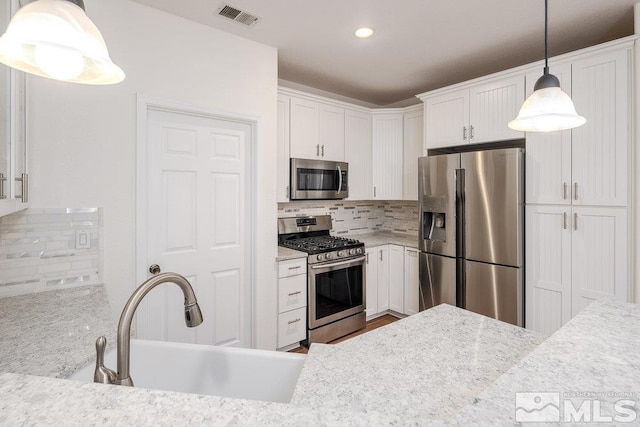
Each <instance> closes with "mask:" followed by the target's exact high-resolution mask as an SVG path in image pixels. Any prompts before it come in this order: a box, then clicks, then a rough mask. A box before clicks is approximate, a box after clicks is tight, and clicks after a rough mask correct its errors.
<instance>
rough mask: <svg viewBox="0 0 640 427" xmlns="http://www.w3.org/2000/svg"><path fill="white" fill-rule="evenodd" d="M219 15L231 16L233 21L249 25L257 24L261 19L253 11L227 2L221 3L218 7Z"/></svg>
mask: <svg viewBox="0 0 640 427" xmlns="http://www.w3.org/2000/svg"><path fill="white" fill-rule="evenodd" d="M218 15H220V16H224V17H225V18H229V19H231V20H232V21H236V22H239V23H240V24H244V25H246V26H247V27H251V26H253V25H255V24H256V23H257V22H258V20H259V19H260V18H258V17H257V16H256V15H254V14H252V13H249V12H245V11H243V10H240V9H236V8H235V7H233V6H230V5H228V4H226V3H222V4H221V5H220V7H219V8H218Z"/></svg>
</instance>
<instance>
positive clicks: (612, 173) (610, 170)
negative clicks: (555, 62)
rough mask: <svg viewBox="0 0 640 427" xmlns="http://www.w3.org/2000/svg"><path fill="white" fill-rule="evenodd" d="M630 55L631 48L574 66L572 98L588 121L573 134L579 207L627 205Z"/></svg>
mask: <svg viewBox="0 0 640 427" xmlns="http://www.w3.org/2000/svg"><path fill="white" fill-rule="evenodd" d="M629 54H630V51H629V50H626V49H625V50H621V51H617V52H608V53H605V54H600V55H596V56H591V57H588V58H585V59H582V60H579V61H575V62H573V65H572V66H573V90H572V97H573V101H574V103H575V106H576V110H577V111H578V113H579V114H580V115H582V116H584V117H585V118H586V119H587V123H586V124H585V125H583V126H581V127H579V128H576V129H573V131H572V132H573V143H572V155H573V165H572V175H573V186H574V188H573V190H574V191H573V204H574V205H599V206H602V205H606V206H627V181H628V173H627V170H628V167H627V164H628V162H629V136H630V135H629V114H630V110H629V109H630V107H629V105H630V99H631V85H630V83H629V78H630V72H629V66H630V64H629V59H628V55H629ZM576 189H577V191H576Z"/></svg>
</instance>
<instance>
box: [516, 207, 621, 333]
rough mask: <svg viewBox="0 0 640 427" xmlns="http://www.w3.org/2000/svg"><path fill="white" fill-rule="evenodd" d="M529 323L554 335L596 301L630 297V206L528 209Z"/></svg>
mask: <svg viewBox="0 0 640 427" xmlns="http://www.w3.org/2000/svg"><path fill="white" fill-rule="evenodd" d="M526 224H527V227H526V265H527V267H526V296H525V301H526V312H525V313H526V314H525V316H526V322H525V323H526V327H527V328H528V329H533V330H535V331H538V332H540V333H542V334H545V335H551V334H552V333H554V332H555V331H556V330H558V329H559V328H560V327H562V326H563V325H564V324H565V323H566V322H568V321H569V320H570V319H571V318H572V317H573V316H575V315H576V314H578V313H579V312H580V311H581V310H582V309H583V308H585V307H586V306H587V305H588V304H589V303H590V302H592V301H594V300H598V299H615V300H618V301H628V267H629V264H628V262H629V261H628V253H629V250H628V244H629V242H628V234H627V209H626V208H610V207H577V206H573V207H572V206H545V205H529V206H527V208H526Z"/></svg>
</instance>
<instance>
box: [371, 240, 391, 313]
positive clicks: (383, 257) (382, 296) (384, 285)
mask: <svg viewBox="0 0 640 427" xmlns="http://www.w3.org/2000/svg"><path fill="white" fill-rule="evenodd" d="M375 256H376V257H378V260H377V261H376V263H377V264H378V313H379V312H381V311H385V310H389V246H380V247H379V248H378V250H377V251H376V253H375ZM369 262H371V260H369Z"/></svg>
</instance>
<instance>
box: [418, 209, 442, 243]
mask: <svg viewBox="0 0 640 427" xmlns="http://www.w3.org/2000/svg"><path fill="white" fill-rule="evenodd" d="M445 218H446V216H445V214H444V213H443V212H423V213H422V224H423V230H422V238H423V239H424V240H431V241H436V242H444V241H446V235H447V229H446V220H445Z"/></svg>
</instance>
